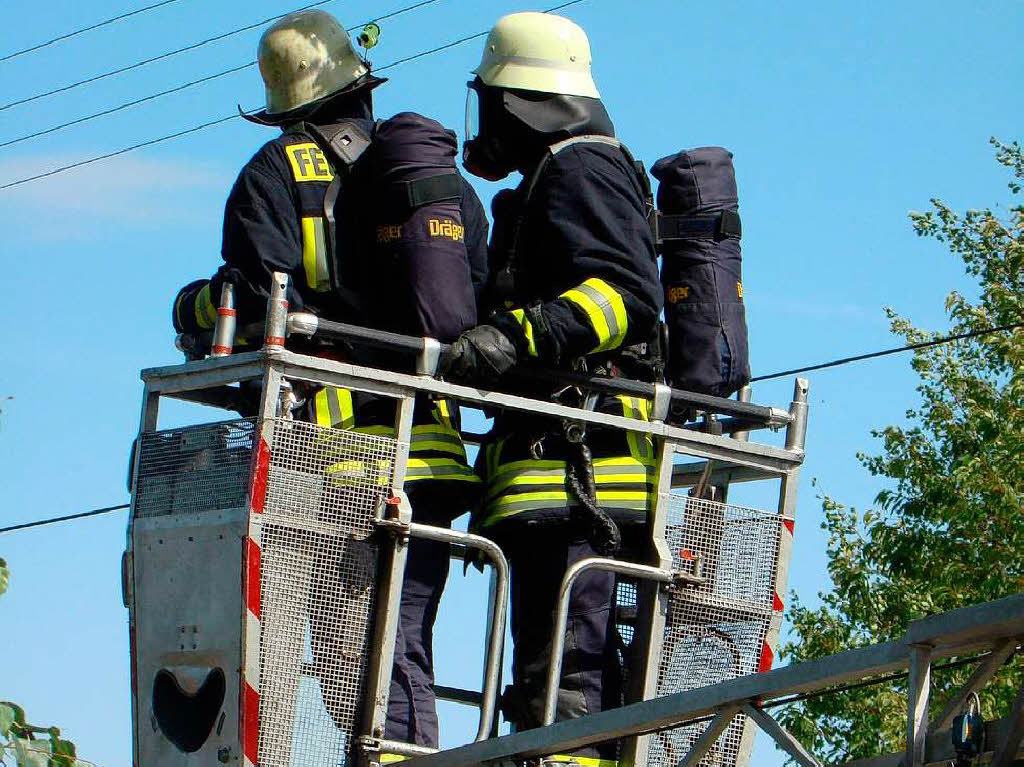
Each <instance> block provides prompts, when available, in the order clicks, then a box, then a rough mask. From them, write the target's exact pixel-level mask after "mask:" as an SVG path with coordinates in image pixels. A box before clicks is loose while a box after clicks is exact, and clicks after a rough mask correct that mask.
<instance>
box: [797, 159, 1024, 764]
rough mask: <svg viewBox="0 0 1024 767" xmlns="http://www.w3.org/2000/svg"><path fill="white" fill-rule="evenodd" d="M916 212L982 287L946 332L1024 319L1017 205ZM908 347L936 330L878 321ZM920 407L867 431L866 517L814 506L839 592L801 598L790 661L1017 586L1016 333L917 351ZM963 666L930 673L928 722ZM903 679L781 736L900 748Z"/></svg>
mask: <svg viewBox="0 0 1024 767" xmlns="http://www.w3.org/2000/svg"><path fill="white" fill-rule="evenodd" d="M991 142H992V145H993V147H994V148H995V156H996V159H997V160H998V162H999V163H1001V164H1002V165H1004V166H1006V167H1007V168H1009V170H1010V173H1011V175H1012V180H1011V182H1010V184H1009V188H1010V191H1011V193H1012V194H1013V195H1017V194H1019V193H1020V191H1021V186H1022V183H1024V154H1022V151H1021V147H1020V145H1019V144H1018V143H1017V142H1014V143H1012V144H1004V143H1002V142H1000V141H998V140H996V139H992V140H991ZM931 203H932V210H930V211H928V212H926V213H918V212H912V213H911V214H910V220H911V222H912V224H913V227H914V230H915V231H916V232H917V234H918V235H920V236H922V237H931V238H934V239H936V240H938V241H940V242H942V243H945V244H946V245H947V246H948V248H949V250H950V251H951V252H952V253H953V254H954V255H956V256H958V257H959V258H961V259H962V260H963V262H964V265H965V267H966V272H967V274H968V275H969V276H970V277H972V278H973V279H975V280H976V281H977V285H978V292H977V296H976V297H969V296H965V295H963V294H961V293H958V292H953V293H950V295H949V296H948V298H947V299H946V310H947V313H948V315H949V319H950V324H951V333H952V334H960V333H970V332H978V331H984V330H986V329H988V328H992V327H996V326H1004V325H1014V324H1018V323H1021V322H1022V320H1024V284H1022V281H1024V236H1022V235H1024V206H1022V205H1020V204H1017V205H1013V206H1011V207H1009V208H1008V209H1003V210H1001V211H998V212H996V211H993V210H991V209H988V208H986V209H983V210H974V209H972V210H968V211H966V212H965V213H963V214H958V213H956V212H954V211H953V210H952V209H951V208H950V207H949V206H947V205H946V204H945V203H943V202H941V201H940V200H936V199H933V200H932V201H931ZM886 311H887V313H888V315H889V318H890V321H891V325H892V331H893V332H894V333H895V334H897V335H900V336H902V337H903V338H904V339H906V341H907V343H919V342H924V341H929V340H932V339H936V338H939V337H941V336H942V335H945V333H933V332H928V331H925V330H921V329H918V328H916V327H914V325H913V324H912V323H911V322H910V321H909V320H907V319H905V318H903V317H901V316H899V315H897V314H896V313H895V312H894V311H892V310H889V309H887V310H886ZM911 364H912V367H913V369H914V370H915V371H916V372H917V374H918V375H919V376H920V379H921V380H920V383H919V384H918V386H917V391H918V393H919V395H920V403H919V404H918V405H917V406H916V407H914V408H913V409H911V410H909V411H907V424H908V425H907V426H889V427H888V428H885V429H882V430H881V431H875V432H873V434H874V436H875V437H876V438H879V439H880V440H881V443H882V450H881V454H880V455H873V456H867V455H859V456H858V457H859V458H860V460H861V462H862V463H863V464H864V466H865V467H866V468H867V469H868V470H869V471H870V472H871V474H872V475H874V476H876V477H880V478H884V479H886V480H887V482H886V483H885V489H884V490H882V491H881V492H880V493H878V496H877V498H876V501H875V507H874V508H872V509H869V510H867V511H865V512H863V513H860V512H858V511H857V510H856V509H853V508H848V507H846V506H844V505H842V504H841V503H838V502H836V501H835V500H833V499H832V498H829V497H825V498H824V502H823V510H824V521H823V522H822V527H823V528H824V529H826V530H827V531H828V534H829V546H828V560H829V565H828V568H829V573H830V575H831V577H832V582H833V584H834V586H835V588H834V590H833V591H832V592H830V593H827V594H820V595H819V597H820V599H821V601H822V604H821V606H820V607H818V608H817V609H811V608H809V607H806V606H804V605H803V604H801V603H800V601H799V600H798V599H794V601H793V605H792V607H791V609H790V612H789V618H790V620H791V621H792V625H793V641H791V642H790V643H788V644H787V645H786V646H785V647H784V648H783V651H784V653H785V654H786V656H787V657H788V658H789V659H790V661H793V662H797V661H803V660H809V659H812V658H819V657H822V656H824V655H829V654H832V653H836V652H840V651H842V650H846V649H850V648H853V647H857V646H861V645H866V644H871V643H875V642H883V641H887V640H891V639H897V638H899V637H900V636H901V635H902V634H903V633H904V632H905V631H906V628H907V624H908V623H909V622H910V621H912V620H915V619H917V618H921V617H923V616H926V615H930V614H933V613H937V612H942V611H945V610H952V609H955V608H958V607H963V606H965V605H970V604H974V603H978V602H983V601H986V600H992V599H998V598H1000V597H1005V596H1008V595H1011V594H1016V593H1019V592H1021V591H1024V514H1022V508H1021V501H1022V498H1024V329H1022V328H1016V329H1013V330H1010V331H1003V332H997V333H990V334H985V335H978V336H975V337H973V338H969V339H965V340H961V341H956V342H954V343H949V344H944V345H939V346H933V347H930V348H927V349H921V350H918V351H916V352H915V353H914V357H913V362H912V363H911ZM970 671H971V668H970V667H964V668H960V669H957V670H955V671H954V670H950V671H946V672H942V673H937V674H935V675H933V688H932V689H933V697H932V700H933V712H932V714H933V715H935V714H936V713H937V712H938V710H939V708H940V707H941V706H942V705H944V703H945V702H946V700H948V697H949V695H951V694H952V692H953V690H955V689H956V687H958V686H959V685H961V684H962V683H963V682H964V681H966V678H967V676H968V675H969V674H970ZM1021 677H1022V674H1021V671H1020V666H1019V665H1018V664H1017V663H1011V664H1010V665H1008V666H1004V668H1003V669H1002V671H1001V672H1000V673H999V675H997V677H996V678H995V679H994V680H993V681H992V682H991V683H990V684H989V685H988V687H987V688H986V690H985V691H984V693H983V694H982V698H981V700H982V712H983V714H984V715H985V716H986V718H991V717H993V716H997V715H1005V714H1006V713H1007V711H1008V708H1009V705H1010V702H1011V701H1012V698H1013V696H1014V695H1015V694H1016V691H1017V687H1018V685H1019V684H1020V682H1021ZM905 693H906V687H905V684H904V685H903V686H900V684H898V683H897V684H888V685H879V686H872V687H865V688H860V689H857V690H854V691H849V692H845V693H839V694H835V695H828V696H824V697H820V698H816V699H812V700H807V701H804V702H802V703H800V704H797V705H794V706H792V707H789V708H788V709H787V710H786V711H785V712H784V713H783V714H782V716H781V718H782V719H783V721H784V724H785V725H786V726H787V728H789V729H790V731H791V732H793V734H794V735H796V736H797V737H798V738H799V739H800V740H801V741H802V742H803V743H804V744H805V745H807V746H808V747H810V748H812V750H814V751H815V753H816V754H817V755H818V756H819V757H821V758H825V759H826V760H828V761H833V760H835V761H840V760H844V759H851V758H859V757H866V756H871V755H874V754H878V753H886V752H889V751H899V750H901V749H902V748H904V742H905V732H906V697H905Z"/></svg>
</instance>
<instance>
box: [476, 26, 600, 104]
mask: <svg viewBox="0 0 1024 767" xmlns="http://www.w3.org/2000/svg"><path fill="white" fill-rule="evenodd" d="M473 74H475V75H477V77H479V78H480V80H481V82H483V83H484V85H492V86H495V87H498V88H513V89H519V90H524V91H540V92H543V93H559V94H562V95H565V96H585V97H588V98H594V99H598V98H601V94H600V93H598V91H597V85H595V84H594V79H593V78H592V77H591V75H590V42H589V41H588V40H587V33H586V32H584V31H583V30H582V29H580V27H578V26H577V25H576V24H574V23H573V22H571V21H569V19H566V18H564V17H562V16H554V15H552V14H550V13H536V12H532V11H527V12H523V13H511V14H509V15H507V16H502V17H501V18H500V19H498V23H497V24H495V25H494V28H493V29H491V33H490V34H489V35H488V36H487V42H486V43H485V44H484V55H483V58H481V60H480V66H478V67H477V68H476V69H474V70H473Z"/></svg>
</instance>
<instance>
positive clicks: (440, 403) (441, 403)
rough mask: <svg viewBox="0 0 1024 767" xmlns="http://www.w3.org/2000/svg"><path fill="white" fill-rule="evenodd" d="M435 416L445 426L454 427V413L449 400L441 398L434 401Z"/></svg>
mask: <svg viewBox="0 0 1024 767" xmlns="http://www.w3.org/2000/svg"><path fill="white" fill-rule="evenodd" d="M434 417H435V419H436V420H437V421H438V423H440V424H441V425H443V426H447V427H448V428H451V427H452V414H451V411H450V409H449V405H448V400H446V399H439V400H437V401H436V402H435V403H434Z"/></svg>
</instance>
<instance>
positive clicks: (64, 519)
mask: <svg viewBox="0 0 1024 767" xmlns="http://www.w3.org/2000/svg"><path fill="white" fill-rule="evenodd" d="M129 506H131V504H130V503H122V504H119V505H118V506H104V507H103V508H102V509H92V510H91V511H83V512H80V513H78V514H68V515H67V516H65V517H51V518H50V519H40V520H37V521H35V522H24V523H22V524H20V525H11V526H10V527H0V534H2V533H10V532H13V531H14V530H26V529H28V528H30V527H42V526H43V525H52V524H54V523H56V522H67V521H68V520H69V519H84V518H85V517H95V516H98V515H100V514H109V513H110V512H112V511H120V510H121V509H127V508H128V507H129Z"/></svg>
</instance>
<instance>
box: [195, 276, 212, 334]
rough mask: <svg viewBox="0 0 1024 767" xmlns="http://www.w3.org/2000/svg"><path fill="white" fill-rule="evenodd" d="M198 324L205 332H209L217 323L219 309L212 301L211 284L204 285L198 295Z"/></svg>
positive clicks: (196, 305) (196, 311)
mask: <svg viewBox="0 0 1024 767" xmlns="http://www.w3.org/2000/svg"><path fill="white" fill-rule="evenodd" d="M195 313H196V324H197V325H199V327H201V328H202V329H203V330H209V329H210V328H212V327H213V326H214V325H215V324H216V323H217V307H215V306H214V305H213V301H212V300H211V299H210V283H206V284H205V285H203V287H202V289H201V290H200V291H199V292H198V293H197V294H196V303H195Z"/></svg>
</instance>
